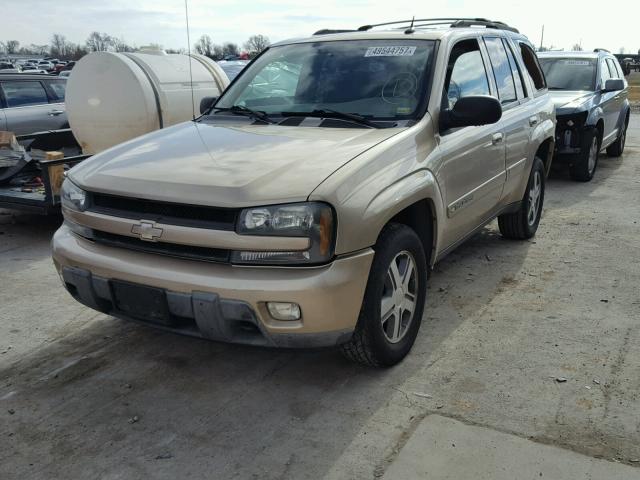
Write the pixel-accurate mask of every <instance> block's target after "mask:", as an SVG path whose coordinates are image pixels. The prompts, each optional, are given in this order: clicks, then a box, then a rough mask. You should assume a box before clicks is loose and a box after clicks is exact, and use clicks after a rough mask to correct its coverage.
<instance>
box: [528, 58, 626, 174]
mask: <svg viewBox="0 0 640 480" xmlns="http://www.w3.org/2000/svg"><path fill="white" fill-rule="evenodd" d="M538 56H539V58H540V64H541V65H542V68H543V70H544V73H545V76H546V79H547V84H548V85H549V90H550V91H551V96H552V98H553V100H554V103H555V106H556V115H557V128H556V151H555V157H554V163H561V164H566V165H568V166H569V172H570V175H571V178H573V179H574V180H577V181H580V182H588V181H590V180H591V179H592V178H593V175H594V173H595V171H596V168H597V166H598V158H599V154H600V152H601V151H602V150H603V149H606V151H607V155H609V156H611V157H619V156H620V155H622V152H623V151H624V146H625V142H626V139H627V126H628V125H629V115H630V112H631V109H630V105H629V99H628V84H627V81H626V80H625V78H624V72H623V70H622V67H621V66H620V64H619V63H618V60H617V59H616V57H615V56H613V55H612V54H611V53H609V52H608V51H606V50H603V49H596V50H595V51H594V52H541V53H538Z"/></svg>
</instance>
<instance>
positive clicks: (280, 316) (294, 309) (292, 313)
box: [267, 302, 301, 320]
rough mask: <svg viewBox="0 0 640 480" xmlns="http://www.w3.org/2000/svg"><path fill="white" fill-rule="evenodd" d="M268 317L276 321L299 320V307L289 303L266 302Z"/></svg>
mask: <svg viewBox="0 0 640 480" xmlns="http://www.w3.org/2000/svg"><path fill="white" fill-rule="evenodd" d="M267 309H268V310H269V315H271V316H272V317H273V318H275V319H276V320H300V316H301V315H300V305H298V304H297V303H290V302H267Z"/></svg>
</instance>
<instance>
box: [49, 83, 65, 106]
mask: <svg viewBox="0 0 640 480" xmlns="http://www.w3.org/2000/svg"><path fill="white" fill-rule="evenodd" d="M49 87H51V90H53V93H55V94H56V97H58V98H57V99H58V100H60V101H61V102H64V95H65V91H66V89H67V82H66V81H57V82H49Z"/></svg>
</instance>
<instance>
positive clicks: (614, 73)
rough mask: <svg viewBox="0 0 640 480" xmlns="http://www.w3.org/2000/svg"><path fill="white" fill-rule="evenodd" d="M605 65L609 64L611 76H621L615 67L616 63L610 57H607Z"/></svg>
mask: <svg viewBox="0 0 640 480" xmlns="http://www.w3.org/2000/svg"><path fill="white" fill-rule="evenodd" d="M607 65H609V71H610V72H611V77H612V78H622V76H621V75H620V72H619V71H618V69H617V68H616V64H615V63H614V61H613V60H612V59H610V58H607Z"/></svg>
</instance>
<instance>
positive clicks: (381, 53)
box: [364, 46, 416, 57]
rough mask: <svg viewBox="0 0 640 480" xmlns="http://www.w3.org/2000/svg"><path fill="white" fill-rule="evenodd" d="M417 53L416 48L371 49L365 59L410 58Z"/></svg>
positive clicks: (391, 47)
mask: <svg viewBox="0 0 640 480" xmlns="http://www.w3.org/2000/svg"><path fill="white" fill-rule="evenodd" d="M415 52H416V47H415V46H389V47H369V48H367V51H366V52H365V53H364V56H365V57H410V56H412V55H413V54H414V53H415Z"/></svg>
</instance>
